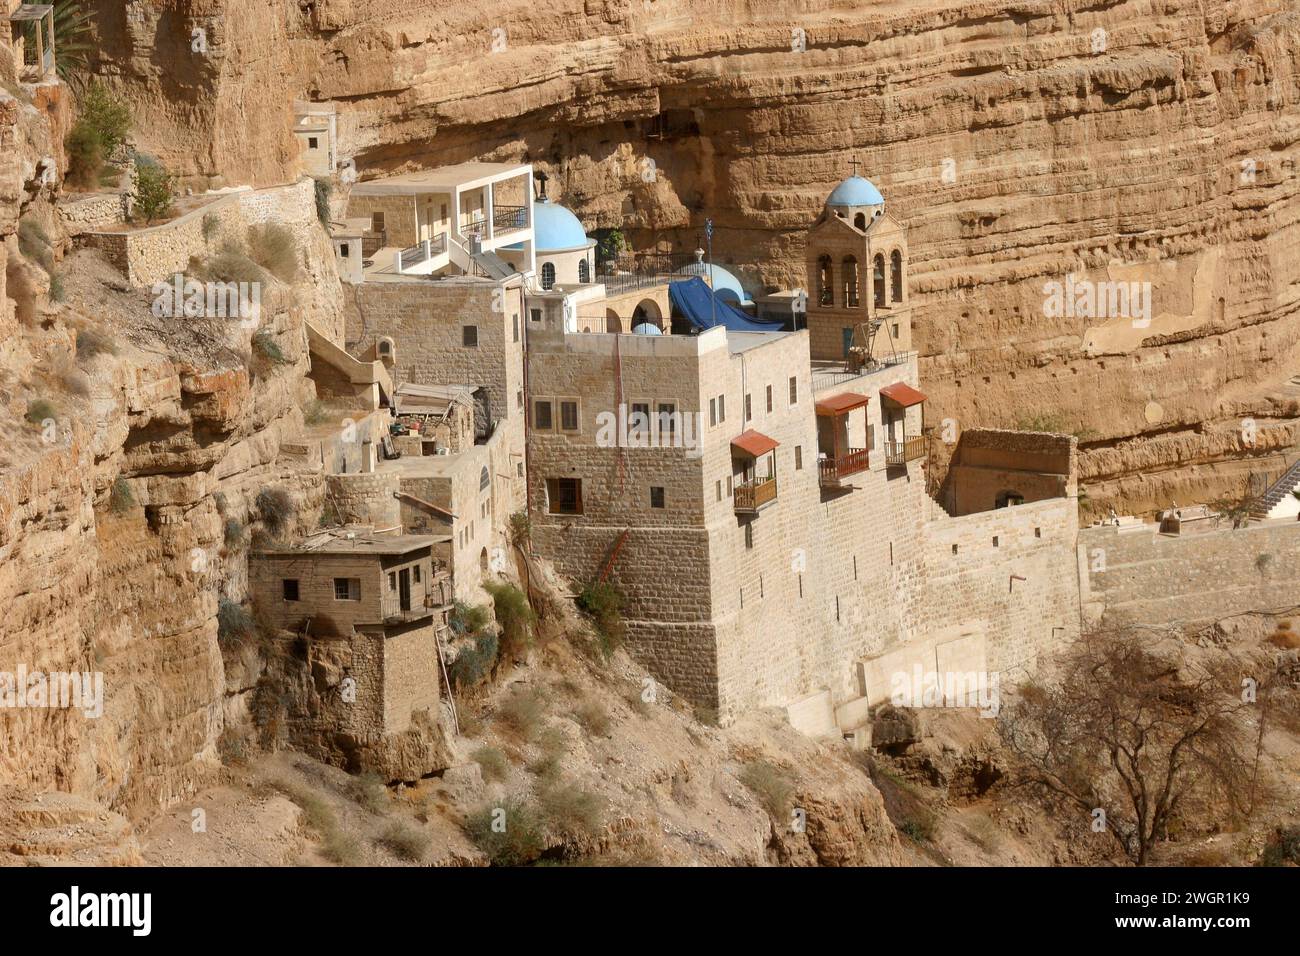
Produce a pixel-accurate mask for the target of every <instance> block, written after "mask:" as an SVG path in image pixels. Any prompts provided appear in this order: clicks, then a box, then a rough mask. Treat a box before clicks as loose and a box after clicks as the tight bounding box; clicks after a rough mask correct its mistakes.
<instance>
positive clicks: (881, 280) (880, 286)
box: [872, 255, 885, 309]
mask: <svg viewBox="0 0 1300 956" xmlns="http://www.w3.org/2000/svg"><path fill="white" fill-rule="evenodd" d="M874 266H875V268H874V274H873V276H872V279H873V283H874V286H875V297H876V308H878V309H879V308H881V307H883V306H884V304H885V257H884V256H882V255H877V256H876V259H875V262H874Z"/></svg>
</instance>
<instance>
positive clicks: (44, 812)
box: [0, 792, 142, 866]
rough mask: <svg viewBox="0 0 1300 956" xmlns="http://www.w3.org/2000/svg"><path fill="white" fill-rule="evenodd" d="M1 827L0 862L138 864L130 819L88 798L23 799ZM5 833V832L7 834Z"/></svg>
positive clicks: (53, 795)
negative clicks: (3, 853) (2, 857)
mask: <svg viewBox="0 0 1300 956" xmlns="http://www.w3.org/2000/svg"><path fill="white" fill-rule="evenodd" d="M6 816H7V817H9V819H7V820H5V821H3V823H4V824H7V825H0V841H3V845H0V850H3V851H4V852H5V853H7V854H8V856H7V857H6V858H4V859H3V860H0V866H5V865H8V866H136V865H139V864H140V863H141V862H142V860H141V856H140V847H139V844H138V843H137V842H136V837H135V834H134V832H133V831H132V829H131V825H130V823H128V822H127V820H126V818H125V817H123V816H121V815H120V814H117V813H114V812H113V811H111V810H108V809H107V808H105V807H103V806H101V805H100V804H98V803H96V802H94V801H93V800H90V799H87V798H86V797H81V796H77V795H75V794H70V793H53V792H51V793H43V794H39V795H37V796H34V797H31V798H30V799H27V800H24V801H22V802H21V803H20V804H19V805H17V806H15V807H13V808H12V809H11V811H10V813H7V814H6ZM6 831H7V832H6Z"/></svg>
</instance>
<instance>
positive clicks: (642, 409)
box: [627, 402, 650, 441]
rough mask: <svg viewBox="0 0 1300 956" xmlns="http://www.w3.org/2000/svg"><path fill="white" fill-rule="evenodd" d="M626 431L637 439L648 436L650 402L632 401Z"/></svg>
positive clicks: (647, 437)
mask: <svg viewBox="0 0 1300 956" xmlns="http://www.w3.org/2000/svg"><path fill="white" fill-rule="evenodd" d="M627 433H628V435H629V436H632V437H634V438H636V439H637V440H638V441H646V440H648V439H649V438H650V403H649V402H633V403H632V414H631V415H629V416H628V419H627Z"/></svg>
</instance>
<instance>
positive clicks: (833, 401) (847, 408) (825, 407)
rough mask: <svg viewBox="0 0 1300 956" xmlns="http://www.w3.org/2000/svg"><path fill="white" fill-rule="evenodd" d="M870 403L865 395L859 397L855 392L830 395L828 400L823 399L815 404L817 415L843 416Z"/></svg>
mask: <svg viewBox="0 0 1300 956" xmlns="http://www.w3.org/2000/svg"><path fill="white" fill-rule="evenodd" d="M869 401H871V399H870V398H868V397H867V396H865V395H859V394H858V393H857V392H844V393H843V394H841V395H832V396H831V397H830V398H823V399H822V400H821V401H820V402H818V403H817V414H818V415H845V414H848V413H849V412H851V411H853V409H855V408H861V407H862V406H863V405H865V404H867V402H869Z"/></svg>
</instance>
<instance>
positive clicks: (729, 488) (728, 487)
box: [727, 475, 731, 498]
mask: <svg viewBox="0 0 1300 956" xmlns="http://www.w3.org/2000/svg"><path fill="white" fill-rule="evenodd" d="M727 497H728V498H730V497H731V475H728V476H727Z"/></svg>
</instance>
